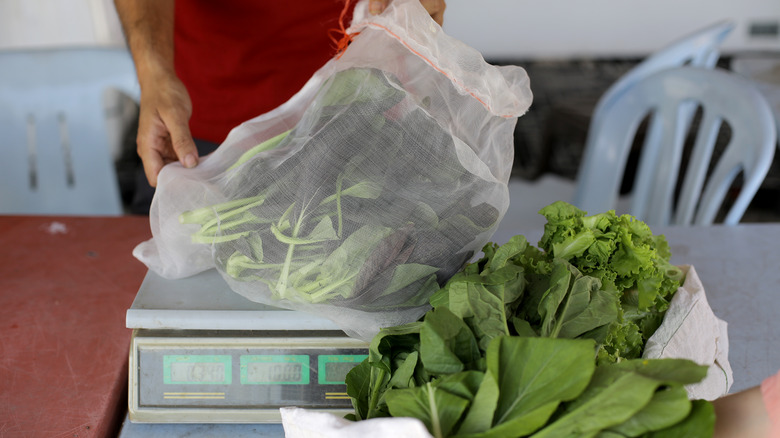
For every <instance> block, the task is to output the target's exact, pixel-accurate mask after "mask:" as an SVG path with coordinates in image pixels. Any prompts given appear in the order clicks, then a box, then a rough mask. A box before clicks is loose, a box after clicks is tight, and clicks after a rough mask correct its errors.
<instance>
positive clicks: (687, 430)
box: [645, 400, 715, 438]
mask: <svg viewBox="0 0 780 438" xmlns="http://www.w3.org/2000/svg"><path fill="white" fill-rule="evenodd" d="M714 432H715V409H714V407H713V406H712V403H710V402H708V401H706V400H694V401H693V402H692V403H691V412H690V414H688V416H687V417H686V418H685V419H684V420H683V421H681V422H679V423H677V424H675V425H674V426H671V427H668V428H665V429H661V430H658V431H653V432H651V433H649V434H647V435H646V436H645V438H710V437H712V436H713V435H714Z"/></svg>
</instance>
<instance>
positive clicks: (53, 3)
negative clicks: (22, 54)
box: [0, 0, 124, 49]
mask: <svg viewBox="0 0 780 438" xmlns="http://www.w3.org/2000/svg"><path fill="white" fill-rule="evenodd" d="M94 45H98V46H121V45H124V37H123V36H122V30H121V27H120V25H119V19H118V18H117V16H116V10H115V9H114V3H113V1H112V0H0V49H24V48H44V47H58V46H94Z"/></svg>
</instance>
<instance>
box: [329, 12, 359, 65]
mask: <svg viewBox="0 0 780 438" xmlns="http://www.w3.org/2000/svg"><path fill="white" fill-rule="evenodd" d="M351 4H352V0H345V1H344V9H342V10H341V14H340V15H339V28H338V29H330V40H331V41H333V44H334V45H335V46H336V59H339V58H341V55H343V54H344V51H345V50H347V47H348V46H349V43H351V42H352V39H353V38H355V37H356V36H357V35H358V34H360V32H355V33H351V34H350V33H347V28H346V27H344V18H345V17H346V16H347V13H348V12H349V10H350V5H351ZM336 35H340V37H338V39H337V36H336Z"/></svg>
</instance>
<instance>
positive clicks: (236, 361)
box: [127, 269, 368, 423]
mask: <svg viewBox="0 0 780 438" xmlns="http://www.w3.org/2000/svg"><path fill="white" fill-rule="evenodd" d="M127 327H128V328H130V329H133V334H132V340H131V346H130V366H129V377H128V380H129V397H128V411H129V412H128V416H129V418H130V420H131V421H133V422H138V423H279V422H281V417H280V412H279V408H280V407H284V406H296V407H301V408H306V409H312V410H321V411H326V412H331V413H334V414H337V415H340V416H343V415H345V414H347V413H350V412H352V403H351V401H350V398H349V396H348V395H347V393H346V384H345V383H344V378H345V376H346V374H347V372H349V370H351V369H352V368H353V367H354V366H356V365H357V364H359V363H360V362H362V361H363V359H365V358H366V357H368V344H367V343H365V342H363V341H360V340H357V339H353V338H350V337H348V336H347V335H346V334H344V332H343V331H341V330H340V329H339V328H338V326H336V325H335V324H334V323H333V322H332V321H331V320H329V319H326V318H322V317H317V316H314V315H311V314H307V313H303V312H297V311H292V310H286V309H280V308H276V307H272V306H267V305H263V304H260V303H256V302H253V301H250V300H248V299H246V298H244V297H243V296H241V295H239V294H237V293H235V292H233V291H232V290H230V289H229V287H228V285H227V283H226V282H225V281H224V280H223V279H222V277H221V276H220V275H219V273H218V272H217V271H216V270H213V269H212V270H209V271H206V272H203V273H200V274H197V275H195V276H192V277H188V278H185V279H180V280H167V279H164V278H162V277H160V276H158V275H157V274H155V273H153V272H151V271H149V272H148V273H147V275H146V277H145V278H144V281H143V283H142V284H141V287H140V289H139V291H138V295H137V296H136V298H135V300H134V301H133V304H132V306H131V307H130V309H128V311H127Z"/></svg>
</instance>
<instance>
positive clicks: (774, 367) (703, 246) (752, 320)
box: [121, 223, 780, 437]
mask: <svg viewBox="0 0 780 438" xmlns="http://www.w3.org/2000/svg"><path fill="white" fill-rule="evenodd" d="M654 232H655V233H656V234H664V235H665V236H666V238H667V241H668V242H669V244H670V246H671V250H672V263H674V264H677V265H684V264H685V265H693V266H694V267H695V268H696V271H697V273H698V274H699V277H700V278H701V281H702V283H703V285H704V289H705V291H706V293H707V298H708V301H709V303H710V306H711V307H712V309H713V311H714V312H715V315H716V316H718V318H720V319H722V320H724V321H726V322H727V323H728V333H729V362H730V363H731V366H732V369H733V372H734V385H733V386H732V388H731V392H737V391H741V390H743V389H747V388H750V387H753V386H756V385H758V384H760V383H761V381H762V380H763V379H764V378H766V377H768V376H770V375H772V374H774V373H776V372H777V371H778V370H780V348H778V346H779V345H778V339H780V224H775V223H773V224H743V225H739V226H735V227H727V226H723V225H715V226H710V227H665V228H655V229H654ZM513 234H524V235H525V236H526V237H527V238H528V240H529V242H531V243H534V244H535V243H536V242H537V241H538V239H539V237H541V230H538V229H534V230H531V231H528V232H523V230H518V232H512V231H507V230H501V229H499V231H498V232H497V233H496V235H494V238H493V240H494V241H495V242H498V243H502V242H505V241H506V240H508V239H509V237H511V236H512V235H513ZM215 435H219V436H222V435H229V436H236V437H240V436H250V435H251V436H255V437H258V436H260V437H272V436H283V430H282V428H281V425H205V424H200V425H170V424H166V425H148V424H134V423H130V422H129V421H126V422H125V425H124V427H123V429H122V433H121V436H122V437H133V436H144V437H156V436H161V437H162V436H165V437H177V436H182V437H183V436H187V437H205V436H215Z"/></svg>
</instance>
